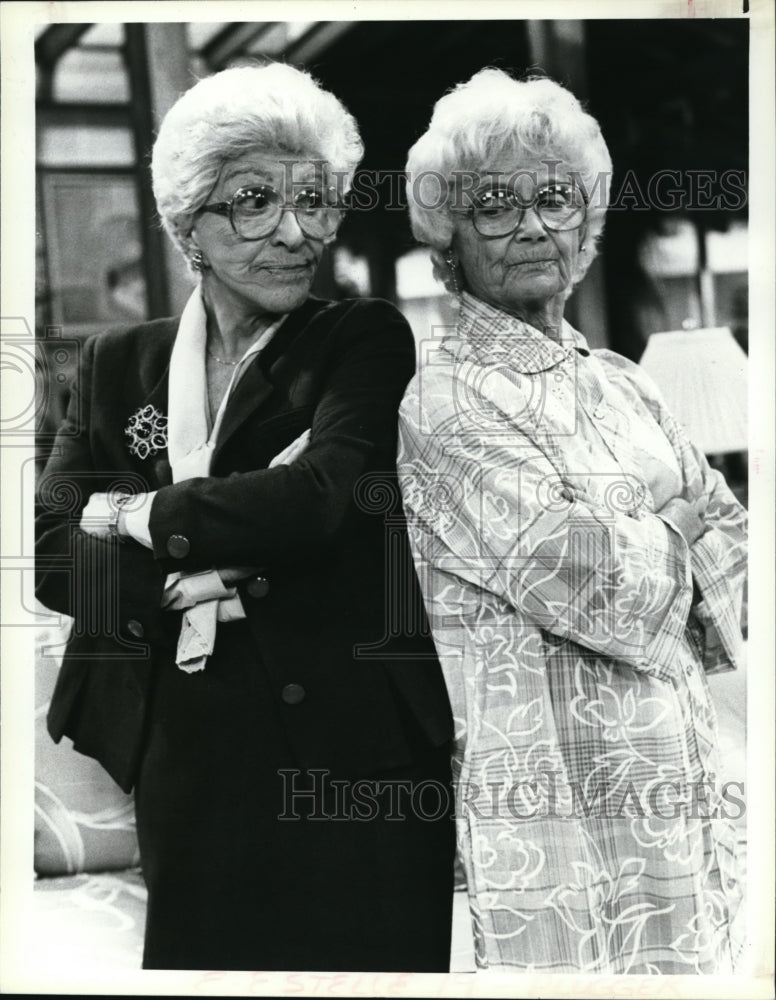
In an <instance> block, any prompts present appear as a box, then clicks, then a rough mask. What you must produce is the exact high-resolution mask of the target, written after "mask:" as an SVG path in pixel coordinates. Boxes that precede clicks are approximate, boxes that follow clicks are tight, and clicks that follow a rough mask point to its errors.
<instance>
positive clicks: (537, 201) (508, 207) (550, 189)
mask: <svg viewBox="0 0 776 1000" xmlns="http://www.w3.org/2000/svg"><path fill="white" fill-rule="evenodd" d="M529 208H532V209H533V210H534V211H535V212H536V214H537V216H538V217H539V221H540V222H541V224H542V225H543V226H544V228H545V229H548V230H550V231H552V232H556V233H558V232H560V233H562V232H569V231H571V230H573V229H579V227H580V226H581V225H583V223H584V221H585V219H586V218H587V199H586V198H585V194H584V192H583V191H582V189H581V188H580V187H578V186H577V185H576V184H573V183H571V182H562V183H556V184H546V185H544V186H543V187H540V188H538V189H537V191H536V192H535V193H534V195H533V197H532V198H531V199H530V200H529V201H526V200H525V199H524V198H522V197H521V196H520V194H519V192H517V191H514V190H510V189H509V188H503V187H495V188H488V189H487V190H485V191H481V192H479V193H477V194H476V195H475V200H474V203H473V204H471V205H469V206H468V207H466V208H451V211H452V212H456V213H459V214H461V215H467V216H469V218H470V219H471V220H472V225H473V226H474V228H475V229H476V230H477V232H478V233H479V234H480V236H484V237H486V239H495V238H496V237H500V236H511V235H512V233H514V232H515V231H516V230H517V229H519V227H520V224H521V223H522V221H523V219H524V218H525V213H526V212H527V211H528V209H529Z"/></svg>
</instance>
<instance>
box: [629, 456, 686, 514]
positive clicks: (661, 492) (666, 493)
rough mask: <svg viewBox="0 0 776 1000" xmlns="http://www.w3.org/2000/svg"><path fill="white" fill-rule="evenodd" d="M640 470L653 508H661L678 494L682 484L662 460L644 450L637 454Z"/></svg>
mask: <svg viewBox="0 0 776 1000" xmlns="http://www.w3.org/2000/svg"><path fill="white" fill-rule="evenodd" d="M639 459H640V465H639V467H640V470H641V474H642V475H643V476H644V481H645V482H646V484H647V486H648V487H649V490H650V493H651V494H652V498H653V500H654V501H655V510H658V511H659V510H661V508H663V507H665V505H666V504H667V503H668V502H669V500H672V499H673V498H674V497H677V496H678V495H679V491H680V490H681V488H682V484H681V482H680V481H679V479H678V477H677V476H676V475H675V474H674V473H673V472H672V471H671V470H670V469H669V468H668V467H667V466H666V465H664V464H663V462H660V461H658V460H657V459H654V458H652V456H651V455H648V454H647V453H646V452H645V453H644V454H643V455H640V456H639Z"/></svg>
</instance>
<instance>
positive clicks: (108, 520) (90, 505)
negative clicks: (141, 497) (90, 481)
mask: <svg viewBox="0 0 776 1000" xmlns="http://www.w3.org/2000/svg"><path fill="white" fill-rule="evenodd" d="M124 498H126V499H124ZM127 499H129V497H128V495H127V494H126V493H92V495H91V496H90V497H89V500H88V502H87V504H86V506H85V507H84V509H83V511H82V512H81V522H80V525H79V527H80V528H81V531H83V532H85V533H86V534H87V535H91V536H92V537H93V538H104V539H107V538H123V537H126V535H125V532H122V520H121V517H122V508H121V504H122V502H124V503H126V500H127ZM133 499H134V498H133Z"/></svg>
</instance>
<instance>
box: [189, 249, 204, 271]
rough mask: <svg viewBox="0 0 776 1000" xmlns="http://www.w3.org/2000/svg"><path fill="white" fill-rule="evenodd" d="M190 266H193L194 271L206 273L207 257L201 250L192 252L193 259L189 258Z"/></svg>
mask: <svg viewBox="0 0 776 1000" xmlns="http://www.w3.org/2000/svg"><path fill="white" fill-rule="evenodd" d="M189 264H191V267H192V269H193V270H194V271H204V270H205V269H206V268H207V264H206V263H205V255H204V254H203V253H202V251H201V250H194V251H192V254H191V257H189Z"/></svg>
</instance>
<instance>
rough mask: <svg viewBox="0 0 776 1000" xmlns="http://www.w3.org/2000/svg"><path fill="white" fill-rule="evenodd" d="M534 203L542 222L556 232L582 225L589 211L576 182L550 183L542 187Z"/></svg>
mask: <svg viewBox="0 0 776 1000" xmlns="http://www.w3.org/2000/svg"><path fill="white" fill-rule="evenodd" d="M534 205H535V206H536V211H537V212H538V213H539V218H540V219H541V220H542V223H543V224H544V225H545V226H546V227H547V229H553V230H555V231H556V232H562V231H564V230H568V229H576V228H577V227H578V226H581V225H582V222H583V221H584V218H585V213H586V211H587V208H586V205H585V199H584V198H583V197H582V192H581V191H580V189H579V188H578V187H577V186H576V185H574V184H549V185H548V186H547V187H544V188H540V189H539V190H538V191H537V192H536V197H535V199H534Z"/></svg>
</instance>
